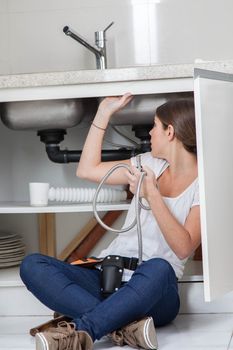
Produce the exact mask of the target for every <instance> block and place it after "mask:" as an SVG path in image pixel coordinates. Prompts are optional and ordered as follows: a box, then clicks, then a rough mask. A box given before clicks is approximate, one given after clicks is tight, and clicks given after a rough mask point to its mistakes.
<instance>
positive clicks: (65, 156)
mask: <svg viewBox="0 0 233 350" xmlns="http://www.w3.org/2000/svg"><path fill="white" fill-rule="evenodd" d="M37 135H38V136H39V137H40V140H41V142H43V143H45V146H46V152H47V155H48V158H49V159H50V160H51V161H52V162H55V163H61V164H63V163H77V162H79V160H80V157H81V154H82V151H81V150H77V151H69V150H61V149H60V146H59V143H60V142H62V141H63V140H64V135H66V130H64V129H49V130H39V131H38V132H37ZM139 153H141V150H140V149H134V150H132V149H127V148H121V149H117V150H102V156H101V160H102V161H110V160H124V159H129V158H131V157H133V156H135V155H136V154H139Z"/></svg>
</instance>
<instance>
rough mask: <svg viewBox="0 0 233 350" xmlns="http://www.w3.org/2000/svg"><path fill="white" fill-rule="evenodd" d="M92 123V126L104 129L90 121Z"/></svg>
mask: <svg viewBox="0 0 233 350" xmlns="http://www.w3.org/2000/svg"><path fill="white" fill-rule="evenodd" d="M92 125H93V126H94V127H96V128H97V129H100V130H104V131H105V130H106V129H104V128H101V127H100V126H98V125H95V124H94V123H92Z"/></svg>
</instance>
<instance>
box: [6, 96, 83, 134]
mask: <svg viewBox="0 0 233 350" xmlns="http://www.w3.org/2000/svg"><path fill="white" fill-rule="evenodd" d="M83 116H84V103H83V100H82V99H61V100H43V101H20V102H4V103H0V117H1V119H2V121H3V123H4V124H5V125H6V126H7V127H9V128H10V129H14V130H42V129H66V128H71V127H73V126H75V125H77V124H79V123H80V122H81V120H82V118H83Z"/></svg>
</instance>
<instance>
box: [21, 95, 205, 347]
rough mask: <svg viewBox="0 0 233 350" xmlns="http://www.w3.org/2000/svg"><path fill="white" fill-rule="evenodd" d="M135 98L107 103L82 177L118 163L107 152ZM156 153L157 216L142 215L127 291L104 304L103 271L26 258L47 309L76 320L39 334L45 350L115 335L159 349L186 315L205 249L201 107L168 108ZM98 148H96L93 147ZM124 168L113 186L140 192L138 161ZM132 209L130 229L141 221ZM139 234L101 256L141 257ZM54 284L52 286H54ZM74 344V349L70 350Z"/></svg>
mask: <svg viewBox="0 0 233 350" xmlns="http://www.w3.org/2000/svg"><path fill="white" fill-rule="evenodd" d="M131 99H132V96H131V94H129V93H128V94H125V95H123V96H122V97H108V98H105V99H104V100H103V101H102V102H101V104H100V106H99V108H98V111H97V114H96V116H95V118H94V121H93V123H92V126H91V128H90V130H89V133H88V136H87V139H86V142H85V145H84V148H83V152H82V157H81V159H80V162H79V165H78V169H77V176H79V177H81V178H85V179H88V180H91V181H95V182H99V181H100V180H101V179H102V177H103V176H104V175H105V174H106V173H107V171H108V170H109V169H110V168H112V166H114V165H116V164H117V163H119V162H117V161H113V162H101V148H102V141H103V136H104V133H105V130H106V128H107V126H108V123H109V120H110V118H111V116H112V115H113V114H114V113H115V112H116V111H118V110H120V109H121V108H123V107H124V106H126V105H127V103H128V102H129V101H130V100H131ZM150 136H151V148H152V150H151V152H148V153H145V154H142V155H141V163H142V166H143V170H145V171H146V174H147V175H146V176H145V177H144V180H143V183H142V187H141V193H140V195H141V197H143V198H144V200H146V202H147V203H148V204H149V206H150V208H151V210H150V211H146V210H144V209H142V211H141V224H142V236H143V263H142V264H140V265H139V266H138V265H137V264H136V265H134V266H130V264H127V266H125V267H126V269H125V270H124V274H123V279H122V284H121V287H120V288H119V290H117V291H116V292H115V293H113V294H111V296H109V297H108V298H106V299H104V298H103V296H102V295H101V291H100V273H101V272H100V270H99V269H97V268H96V269H87V268H83V267H78V266H71V265H69V264H66V263H64V262H61V261H58V260H56V259H54V258H51V257H45V256H42V255H40V254H33V255H30V256H28V257H26V258H25V260H24V262H23V263H22V266H21V277H22V279H23V281H24V283H25V284H26V286H27V288H28V289H29V290H30V291H31V292H32V293H33V294H34V295H35V296H36V297H37V298H38V299H40V300H41V301H42V302H43V303H44V304H45V305H47V306H48V307H50V308H51V309H53V310H55V311H57V312H60V313H62V314H64V315H67V316H69V317H71V318H72V319H73V322H72V323H70V324H68V323H62V324H59V325H58V327H56V328H53V329H49V330H47V331H45V332H43V333H38V334H37V348H38V349H40V350H41V349H53V350H55V349H66V346H67V348H70V349H86V350H89V349H92V347H93V342H94V341H95V340H96V339H100V338H101V337H102V336H104V335H107V334H111V337H112V339H113V341H115V342H116V343H117V344H119V345H123V344H129V345H131V346H134V347H141V348H145V349H155V348H156V346H157V344H156V336H155V329H154V325H155V326H162V325H165V324H167V323H169V322H171V321H172V320H173V319H174V318H175V317H176V315H177V313H178V311H179V304H180V303H179V295H178V291H177V279H178V278H180V277H181V276H182V273H183V269H184V264H185V262H186V260H187V258H188V257H189V256H190V255H191V254H192V253H193V252H194V250H195V249H196V248H197V247H198V245H199V244H200V212H199V198H198V180H197V159H196V135H195V117H194V104H193V101H192V100H190V99H182V100H173V101H170V102H167V103H165V104H164V105H162V106H160V107H159V108H158V109H157V111H156V115H155V118H154V126H153V128H152V130H151V131H150ZM93 145H94V147H93ZM121 163H125V164H128V165H129V166H131V171H128V170H127V169H126V168H119V169H117V170H116V171H115V172H114V173H113V174H112V175H111V176H110V177H109V178H108V181H107V182H108V183H109V184H125V185H127V184H129V186H130V190H131V192H132V193H135V189H136V186H137V183H138V180H139V176H140V173H139V170H138V169H137V168H136V160H135V158H132V159H130V160H125V161H121ZM134 216H135V213H134V205H133V204H131V206H130V209H129V212H128V215H127V218H126V222H125V225H126V226H128V224H129V223H131V222H132V218H134ZM137 254H138V245H137V232H136V228H133V229H131V230H130V231H128V232H126V233H123V234H120V235H118V237H117V238H116V239H115V240H114V241H113V242H112V243H111V244H110V246H109V247H108V248H107V249H105V250H104V251H103V252H101V254H100V256H102V257H104V256H111V255H119V256H123V257H124V259H125V261H128V262H129V261H130V262H131V260H132V261H134V262H135V259H131V260H130V259H128V258H132V257H137ZM47 281H49V284H46V282H47ZM68 346H70V347H68Z"/></svg>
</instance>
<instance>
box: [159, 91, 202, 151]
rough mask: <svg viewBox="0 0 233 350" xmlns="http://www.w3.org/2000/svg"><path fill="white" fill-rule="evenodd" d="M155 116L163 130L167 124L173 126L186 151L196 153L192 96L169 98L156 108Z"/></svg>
mask: <svg viewBox="0 0 233 350" xmlns="http://www.w3.org/2000/svg"><path fill="white" fill-rule="evenodd" d="M156 116H157V117H158V118H159V120H160V121H161V123H162V125H163V128H164V129H165V130H166V129H167V127H168V125H172V126H173V128H174V131H175V137H176V138H177V139H178V140H179V141H181V142H182V144H183V146H184V148H185V149H186V150H187V151H188V152H191V153H194V154H195V155H196V154H197V145H196V125H195V111H194V100H193V99H192V98H182V99H181V98H180V99H174V100H170V101H168V102H166V103H164V104H162V105H161V106H159V107H158V108H157V109H156Z"/></svg>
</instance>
